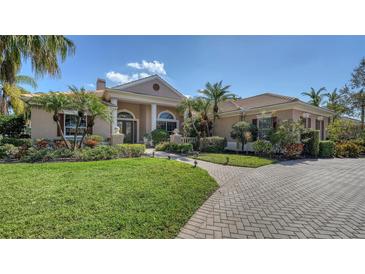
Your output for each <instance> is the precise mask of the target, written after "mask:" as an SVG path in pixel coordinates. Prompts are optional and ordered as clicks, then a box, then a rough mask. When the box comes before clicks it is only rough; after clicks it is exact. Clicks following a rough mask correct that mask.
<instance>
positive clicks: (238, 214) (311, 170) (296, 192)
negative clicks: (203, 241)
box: [176, 157, 365, 238]
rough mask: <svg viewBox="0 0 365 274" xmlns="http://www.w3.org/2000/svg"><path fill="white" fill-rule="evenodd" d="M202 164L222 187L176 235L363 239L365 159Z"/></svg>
mask: <svg viewBox="0 0 365 274" xmlns="http://www.w3.org/2000/svg"><path fill="white" fill-rule="evenodd" d="M176 158H177V160H180V161H185V162H189V163H191V161H192V160H190V159H187V158H182V157H176ZM198 165H199V166H200V167H202V168H204V169H206V170H207V171H208V172H209V173H210V174H211V175H212V176H213V177H214V178H215V179H216V180H217V181H218V183H219V184H220V186H221V187H220V188H219V189H218V190H217V191H216V192H215V193H214V194H213V195H212V196H211V197H210V198H209V199H208V200H207V201H206V202H205V203H204V205H203V206H202V207H201V208H200V209H199V210H198V211H197V212H196V213H195V214H194V215H193V217H192V218H191V219H190V220H189V222H188V223H187V224H186V225H185V226H184V228H183V229H182V230H181V232H180V233H179V235H178V238H365V159H320V160H297V161H287V162H282V163H279V164H274V165H269V166H264V167H260V168H256V169H250V168H242V167H230V166H222V165H216V164H212V163H207V162H202V161H199V164H198Z"/></svg>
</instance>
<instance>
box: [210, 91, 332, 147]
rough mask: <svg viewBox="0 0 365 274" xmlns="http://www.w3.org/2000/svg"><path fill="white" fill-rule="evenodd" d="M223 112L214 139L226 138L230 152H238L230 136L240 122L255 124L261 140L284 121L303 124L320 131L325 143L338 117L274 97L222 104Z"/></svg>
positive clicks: (260, 97) (220, 113)
mask: <svg viewBox="0 0 365 274" xmlns="http://www.w3.org/2000/svg"><path fill="white" fill-rule="evenodd" d="M219 109H220V111H219V119H217V121H216V125H215V127H214V135H218V136H225V137H226V138H227V142H228V148H232V149H233V148H236V141H235V140H233V139H232V138H231V136H230V132H231V130H232V125H233V124H234V123H236V122H238V121H246V122H249V123H252V124H254V125H255V126H256V127H257V130H258V138H262V137H265V136H266V135H267V133H268V132H269V131H271V130H272V129H275V128H276V127H277V125H278V124H280V123H281V122H283V121H287V120H292V121H301V122H302V123H303V126H304V127H305V128H310V129H316V130H319V131H320V138H321V140H324V139H326V137H327V126H328V124H329V123H330V121H331V119H332V117H333V114H334V113H333V112H332V111H330V110H328V109H326V108H322V107H316V106H313V105H310V104H308V103H305V102H302V101H300V100H299V99H297V98H295V97H289V96H282V95H278V94H273V93H263V94H260V95H256V96H252V97H248V98H244V99H239V100H235V101H231V100H230V101H226V102H224V103H222V104H220V106H219ZM248 146H249V145H248ZM248 149H250V148H249V147H248Z"/></svg>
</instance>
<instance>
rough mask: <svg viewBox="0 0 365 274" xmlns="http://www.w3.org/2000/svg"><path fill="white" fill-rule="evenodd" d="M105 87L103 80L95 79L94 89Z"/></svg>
mask: <svg viewBox="0 0 365 274" xmlns="http://www.w3.org/2000/svg"><path fill="white" fill-rule="evenodd" d="M101 89H105V80H104V79H100V78H98V79H97V80H96V90H101Z"/></svg>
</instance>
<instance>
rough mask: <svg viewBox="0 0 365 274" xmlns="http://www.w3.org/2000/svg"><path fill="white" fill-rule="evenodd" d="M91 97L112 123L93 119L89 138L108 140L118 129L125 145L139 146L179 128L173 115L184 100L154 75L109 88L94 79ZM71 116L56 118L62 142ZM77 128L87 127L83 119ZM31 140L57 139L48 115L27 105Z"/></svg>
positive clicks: (72, 127) (70, 113) (70, 129)
mask: <svg viewBox="0 0 365 274" xmlns="http://www.w3.org/2000/svg"><path fill="white" fill-rule="evenodd" d="M95 93H96V94H97V95H98V96H99V97H100V98H101V100H103V101H104V102H105V103H106V104H107V105H108V106H109V107H110V111H111V114H112V120H111V122H109V121H104V120H101V119H96V121H95V125H94V127H93V128H92V129H91V128H90V129H89V131H91V132H92V134H97V135H101V136H103V137H104V138H106V139H110V138H111V136H112V134H113V132H114V129H115V128H116V127H119V128H120V129H121V130H120V132H121V133H123V134H124V135H125V137H124V142H125V143H140V142H143V136H144V135H145V134H146V133H149V132H151V131H152V130H154V129H156V128H163V129H166V130H167V131H168V132H172V131H173V130H174V129H175V128H179V127H180V126H181V125H182V122H183V117H182V116H181V115H179V113H178V112H177V111H176V107H177V105H179V103H180V102H181V100H183V99H184V98H185V97H184V95H183V94H181V93H180V92H179V91H177V90H176V89H175V88H174V87H172V86H171V85H170V84H169V83H167V82H166V81H165V80H163V79H162V78H160V77H159V76H157V75H153V76H150V77H146V78H143V79H139V80H136V81H133V82H129V83H126V84H122V85H118V86H115V87H112V88H107V87H106V86H105V80H102V79H98V80H97V83H96V91H95ZM32 96H34V95H32V94H29V95H28V96H27V95H25V96H24V100H25V101H30V100H29V99H30V98H31V97H32ZM30 102H31V101H30ZM75 115H76V113H75V111H73V110H64V111H63V113H62V114H61V115H60V119H61V127H63V131H64V134H65V137H66V138H67V137H71V136H73V132H74V130H75V127H76V125H75V122H76V119H75V118H76V116H75ZM81 127H84V128H85V129H86V128H87V127H88V124H87V117H86V119H85V121H83V122H82V123H81ZM31 137H32V138H33V139H38V138H46V139H56V138H59V137H60V132H58V130H57V125H56V123H55V122H54V121H53V119H52V114H51V113H48V112H46V111H45V110H43V109H41V108H39V107H38V106H36V105H31Z"/></svg>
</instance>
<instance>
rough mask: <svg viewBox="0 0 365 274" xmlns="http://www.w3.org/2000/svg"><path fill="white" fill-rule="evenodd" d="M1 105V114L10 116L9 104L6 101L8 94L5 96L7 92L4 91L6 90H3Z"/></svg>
mask: <svg viewBox="0 0 365 274" xmlns="http://www.w3.org/2000/svg"><path fill="white" fill-rule="evenodd" d="M0 103H1V104H0V107H1V108H0V112H1V114H4V115H6V114H8V105H7V104H8V102H7V100H6V94H5V90H4V88H2V95H1V102H0Z"/></svg>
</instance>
